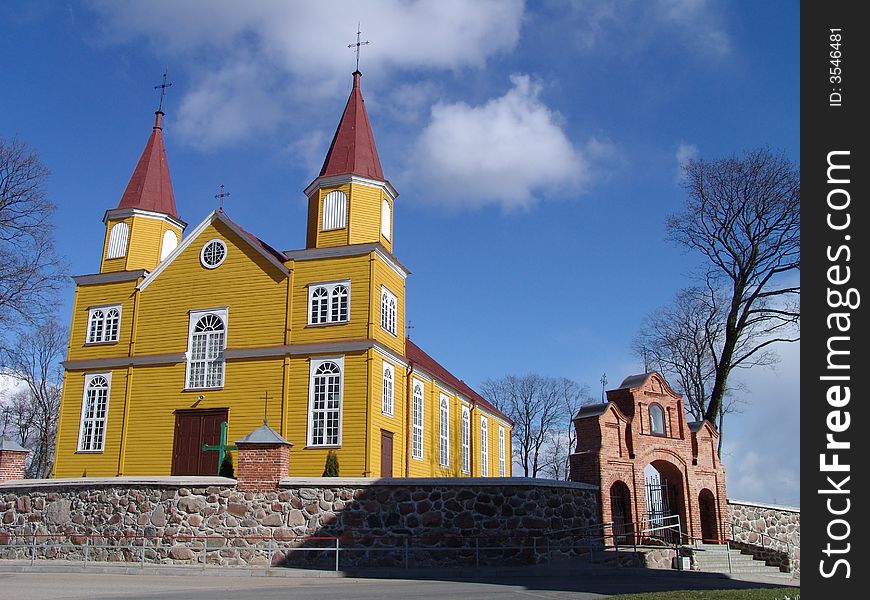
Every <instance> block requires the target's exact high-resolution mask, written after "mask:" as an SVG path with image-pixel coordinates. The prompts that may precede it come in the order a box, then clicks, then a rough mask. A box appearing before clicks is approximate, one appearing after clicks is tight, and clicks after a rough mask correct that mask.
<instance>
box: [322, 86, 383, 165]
mask: <svg viewBox="0 0 870 600" xmlns="http://www.w3.org/2000/svg"><path fill="white" fill-rule="evenodd" d="M360 77H362V73H360V72H359V71H354V73H353V88H352V89H351V90H350V97H349V98H348V99H347V106H345V107H344V113H343V114H342V115H341V121H339V123H338V129H336V130H335V137H333V138H332V144H330V146H329V152H327V153H326V160H324V161H323V168H322V169H320V176H321V177H323V176H329V175H345V174H348V173H353V174H354V175H361V176H363V177H370V178H372V179H380V180H381V181H384V172H383V171H382V170H381V159H380V158H378V149H377V148H376V147H375V137H374V135H372V126H371V124H370V123H369V115H368V113H367V112H366V105H365V101H364V100H363V97H362V90H361V89H360V85H359V80H360Z"/></svg>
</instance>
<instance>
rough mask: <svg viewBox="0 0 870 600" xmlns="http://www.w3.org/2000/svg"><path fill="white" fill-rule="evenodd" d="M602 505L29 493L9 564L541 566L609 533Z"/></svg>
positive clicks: (460, 482)
mask: <svg viewBox="0 0 870 600" xmlns="http://www.w3.org/2000/svg"><path fill="white" fill-rule="evenodd" d="M597 495H598V490H597V489H596V488H594V487H593V486H589V485H585V484H577V483H570V482H550V481H541V480H529V479H519V478H518V479H390V480H375V479H350V478H315V479H294V478H288V479H284V480H282V481H281V484H280V486H279V488H278V489H277V490H276V491H266V492H252V491H247V492H246V491H239V490H238V489H237V488H236V487H235V481H234V480H232V479H224V478H219V477H196V478H193V477H191V478H148V479H142V478H111V479H88V480H43V481H34V480H29V481H28V480H25V481H17V482H10V483H6V484H2V485H0V558H28V557H29V556H30V553H31V552H34V553H36V555H37V556H38V557H46V558H63V559H70V560H85V555H87V560H91V561H131V562H138V561H144V562H148V563H200V564H201V563H207V564H216V565H267V564H272V565H291V564H294V565H297V564H307V565H312V566H323V567H334V561H335V554H334V552H329V551H321V550H319V549H320V548H334V547H335V545H336V543H338V545H339V546H340V547H341V556H340V561H341V565H343V566H350V565H356V564H359V565H362V564H365V565H404V564H409V566H422V565H435V564H451V563H453V562H456V561H463V562H464V563H465V564H468V561H469V560H471V561H472V564H474V562H473V561H477V560H479V561H480V564H487V563H498V564H504V563H505V562H506V561H507V562H510V561H515V562H536V561H538V560H540V559H541V558H542V557H544V556H545V555H546V553H548V549H547V547H546V545H545V544H546V541H545V540H546V539H564V538H565V536H569V537H570V536H572V535H577V534H576V533H573V534H572V533H568V534H565V533H561V534H560V533H557V532H560V531H563V530H572V529H573V530H576V529H578V528H583V527H588V526H589V525H592V524H594V523H597V522H598V521H599V518H598V515H597V504H598V498H597ZM317 538H327V539H317ZM335 538H339V539H338V541H336V539H335ZM59 545H63V547H56V546H59ZM509 546H514V547H515V546H520V548H512V549H505V548H506V547H509ZM422 547H426V549H422ZM433 547H435V548H437V549H436V550H433V549H432V548H433ZM563 547H567V545H563Z"/></svg>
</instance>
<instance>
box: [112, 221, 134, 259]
mask: <svg viewBox="0 0 870 600" xmlns="http://www.w3.org/2000/svg"><path fill="white" fill-rule="evenodd" d="M129 238H130V226H129V225H127V223H126V222H125V221H121V222H119V223H115V224H114V225H112V228H111V229H110V230H109V243H108V244H107V246H106V258H107V259H109V258H123V257H124V256H127V241H128V240H129Z"/></svg>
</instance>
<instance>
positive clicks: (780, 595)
mask: <svg viewBox="0 0 870 600" xmlns="http://www.w3.org/2000/svg"><path fill="white" fill-rule="evenodd" d="M800 593H801V591H800V590H799V589H798V588H758V589H749V590H690V591H684V592H655V593H650V594H624V595H622V596H612V598H624V599H625V600H786V599H788V600H800Z"/></svg>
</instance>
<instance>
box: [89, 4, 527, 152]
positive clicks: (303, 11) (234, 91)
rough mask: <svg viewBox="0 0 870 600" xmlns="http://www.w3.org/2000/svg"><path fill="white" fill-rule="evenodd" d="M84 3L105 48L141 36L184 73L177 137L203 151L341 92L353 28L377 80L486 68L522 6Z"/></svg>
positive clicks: (365, 65)
mask: <svg viewBox="0 0 870 600" xmlns="http://www.w3.org/2000/svg"><path fill="white" fill-rule="evenodd" d="M92 6H93V7H94V9H95V10H96V11H97V13H98V14H99V15H100V17H101V19H102V23H101V25H102V30H103V31H104V35H105V39H106V40H107V41H108V42H109V43H129V42H139V41H140V40H143V39H144V40H145V41H146V43H147V44H149V45H150V47H151V48H152V50H153V51H154V52H155V53H156V54H157V55H158V56H160V57H161V58H165V59H167V60H171V61H172V63H173V64H178V63H179V62H181V63H183V64H184V68H185V70H186V71H187V74H186V75H187V77H188V78H189V80H190V84H189V85H188V86H187V87H188V91H187V92H186V93H185V95H184V97H183V98H182V99H181V107H182V110H181V111H180V114H179V120H180V127H179V131H180V133H181V134H182V135H183V137H184V138H185V139H186V140H187V141H189V142H191V143H193V144H195V145H197V146H200V147H207V146H219V145H226V144H229V143H231V142H234V141H237V140H240V139H243V138H244V137H249V136H254V135H257V134H258V133H260V132H261V131H263V130H264V129H266V128H268V127H274V126H276V125H278V124H280V123H281V122H282V121H283V120H286V119H287V118H288V117H289V115H291V114H294V115H297V114H298V111H299V109H300V107H304V106H305V104H306V103H309V105H310V104H313V103H316V102H317V101H318V100H319V99H320V98H323V97H333V96H335V95H336V94H337V93H340V92H341V91H342V90H344V89H345V88H346V86H347V83H348V80H349V74H350V71H352V70H353V68H354V66H355V62H354V54H353V52H352V51H351V50H350V49H349V48H347V45H348V43H350V42H352V41H353V40H354V32H355V30H356V25H357V22H358V21H361V24H362V28H363V31H364V36H363V39H365V40H369V41H370V42H371V43H370V44H369V45H367V46H365V47H364V48H363V51H362V60H361V70H363V71H366V72H369V73H376V74H377V76H378V77H381V78H386V77H387V76H388V74H389V73H390V72H391V71H401V70H414V69H421V68H430V69H447V70H457V69H461V68H467V67H481V66H483V65H484V64H485V63H486V61H487V59H489V58H490V57H491V56H493V55H496V54H498V53H500V52H504V51H508V50H510V49H512V48H513V47H514V46H515V45H516V43H517V41H518V39H519V32H520V25H521V22H522V15H523V8H524V7H523V2H522V0H480V1H476V2H465V1H463V0H442V1H439V2H431V1H421V0H416V1H410V2H409V1H406V0H381V1H379V2H370V3H365V4H363V3H359V2H355V1H352V0H340V1H331V2H319V3H318V2H304V1H301V0H297V1H293V2H288V1H284V0H282V1H271V2H269V1H257V2H238V1H236V0H189V1H187V2H181V3H179V2H176V1H174V0H154V1H151V2H133V1H126V2H122V1H116V0H112V1H109V0H94V1H93V2H92ZM175 70H176V72H177V69H175ZM252 102H256V103H257V104H252ZM263 102H265V103H263ZM227 117H229V118H231V120H227ZM203 126H206V127H208V126H213V128H212V129H210V130H209V131H207V132H203V131H202V129H201V128H202V127H203Z"/></svg>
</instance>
